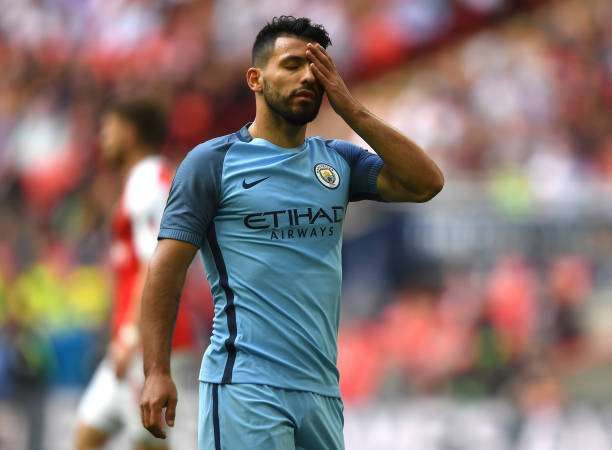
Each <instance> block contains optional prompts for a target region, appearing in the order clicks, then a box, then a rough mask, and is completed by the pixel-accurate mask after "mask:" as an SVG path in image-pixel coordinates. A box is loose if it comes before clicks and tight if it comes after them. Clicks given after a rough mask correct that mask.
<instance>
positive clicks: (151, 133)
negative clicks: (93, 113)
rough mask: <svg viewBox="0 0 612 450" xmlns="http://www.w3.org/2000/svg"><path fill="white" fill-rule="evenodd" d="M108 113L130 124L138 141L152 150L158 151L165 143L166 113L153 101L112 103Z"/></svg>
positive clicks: (166, 129) (140, 100)
mask: <svg viewBox="0 0 612 450" xmlns="http://www.w3.org/2000/svg"><path fill="white" fill-rule="evenodd" d="M108 112H109V113H111V114H116V115H117V116H119V117H120V118H121V119H123V120H126V121H128V122H129V123H131V124H132V125H133V126H134V128H135V129H136V134H137V135H138V140H139V141H140V142H141V143H142V144H145V145H147V146H148V147H151V149H152V150H154V151H159V149H160V148H161V147H162V146H163V145H164V143H165V142H166V137H167V135H168V125H167V122H166V113H165V110H164V108H162V107H161V106H160V105H159V104H158V103H156V102H155V101H153V100H150V99H145V98H139V99H130V100H122V101H118V102H116V103H113V104H112V105H111V107H110V108H109V110H108Z"/></svg>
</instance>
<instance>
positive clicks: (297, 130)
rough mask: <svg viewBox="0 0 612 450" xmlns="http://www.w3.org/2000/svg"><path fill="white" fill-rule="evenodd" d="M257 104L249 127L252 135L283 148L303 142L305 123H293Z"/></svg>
mask: <svg viewBox="0 0 612 450" xmlns="http://www.w3.org/2000/svg"><path fill="white" fill-rule="evenodd" d="M257 106H258V107H257V111H256V114H255V121H254V122H253V123H252V124H251V126H250V127H249V133H250V134H251V136H252V137H254V138H261V139H265V140H266V141H269V142H272V143H273V144H274V145H278V146H279V147H285V148H295V147H299V146H300V145H302V144H303V143H304V139H305V137H306V124H304V125H293V124H291V123H289V122H287V121H286V120H285V119H283V118H282V117H281V116H279V115H278V114H276V113H274V112H273V111H270V109H268V108H264V107H262V106H260V105H257Z"/></svg>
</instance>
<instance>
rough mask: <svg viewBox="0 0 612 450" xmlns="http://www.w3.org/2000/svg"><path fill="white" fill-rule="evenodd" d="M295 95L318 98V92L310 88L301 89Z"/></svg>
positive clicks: (312, 98)
mask: <svg viewBox="0 0 612 450" xmlns="http://www.w3.org/2000/svg"><path fill="white" fill-rule="evenodd" d="M293 96H294V97H298V98H308V99H310V100H314V99H315V98H316V94H315V93H314V92H313V91H310V90H308V89H300V90H299V91H297V92H296V93H295V94H294V95H293Z"/></svg>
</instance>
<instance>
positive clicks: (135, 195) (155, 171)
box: [75, 100, 193, 450]
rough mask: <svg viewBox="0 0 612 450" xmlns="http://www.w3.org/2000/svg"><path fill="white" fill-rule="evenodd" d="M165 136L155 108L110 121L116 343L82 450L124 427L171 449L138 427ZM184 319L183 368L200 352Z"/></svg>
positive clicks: (138, 106)
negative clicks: (117, 193)
mask: <svg viewBox="0 0 612 450" xmlns="http://www.w3.org/2000/svg"><path fill="white" fill-rule="evenodd" d="M165 136H166V122H165V119H164V114H163V112H162V110H161V109H160V108H159V107H158V106H156V105H155V104H154V103H152V102H149V101H147V100H130V101H126V102H122V103H117V104H115V105H114V106H113V107H112V108H111V109H110V110H109V111H108V112H107V113H106V114H105V115H104V117H103V120H102V130H101V133H100V146H101V150H102V157H103V159H104V161H105V163H107V164H108V165H110V166H112V167H113V168H114V169H116V170H118V171H119V173H120V174H121V178H122V179H123V182H124V186H123V191H122V194H121V198H120V201H119V204H118V205H117V207H116V210H115V214H114V218H113V222H112V245H111V248H110V262H111V266H112V269H113V272H114V311H113V317H112V324H111V332H112V339H111V342H110V345H109V349H108V353H107V356H106V357H105V358H104V360H103V361H102V363H101V364H100V366H99V367H98V369H97V370H96V372H95V374H94V377H93V379H92V381H91V383H90V384H89V386H88V388H87V390H86V392H85V394H84V396H83V398H82V400H81V403H80V405H79V409H78V424H77V430H76V435H75V447H76V449H77V450H86V449H96V448H102V447H103V446H104V445H105V443H106V442H107V441H108V440H109V438H111V437H112V436H113V435H114V434H116V432H117V431H119V429H120V428H121V427H123V428H125V429H126V430H127V432H128V433H129V437H130V440H131V441H132V442H133V445H134V448H135V449H156V450H157V449H160V450H161V449H166V448H168V446H167V444H166V442H165V441H161V440H159V439H156V438H154V437H153V436H151V434H150V433H148V432H146V430H144V429H143V428H142V425H141V423H140V420H139V419H138V397H139V394H140V389H141V388H142V384H143V381H144V377H143V376H142V360H141V358H142V357H141V351H140V339H139V332H138V318H139V314H140V298H141V294H142V286H143V284H144V274H145V273H146V268H147V264H148V261H149V259H150V257H151V255H152V254H153V252H154V250H155V244H156V241H157V232H158V229H159V222H160V219H161V215H162V213H163V210H164V206H165V204H166V199H167V196H168V191H169V190H170V180H171V176H172V173H171V170H170V169H169V167H168V166H167V165H166V163H165V162H164V160H163V159H162V158H161V157H160V156H159V155H158V153H159V149H160V147H161V146H162V144H163V143H164V140H165ZM179 316H180V317H179V320H178V322H177V327H176V333H175V336H174V348H175V350H177V353H178V354H179V359H178V360H177V361H184V360H185V359H188V357H189V356H188V355H189V353H190V351H191V349H192V347H193V342H192V338H193V336H192V330H191V326H190V322H189V320H188V317H187V316H186V315H185V314H184V313H183V312H181V314H180V315H179ZM180 365H181V366H182V367H184V366H185V364H184V363H183V364H180Z"/></svg>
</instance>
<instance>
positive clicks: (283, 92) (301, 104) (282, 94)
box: [259, 36, 324, 126]
mask: <svg viewBox="0 0 612 450" xmlns="http://www.w3.org/2000/svg"><path fill="white" fill-rule="evenodd" d="M306 44H307V42H306V41H304V40H302V39H299V38H295V37H290V36H281V37H279V38H277V40H276V42H275V44H274V48H273V49H272V50H271V53H270V55H269V56H268V58H267V61H266V63H265V65H264V66H263V67H261V68H260V69H259V70H260V75H261V80H262V84H261V88H262V90H261V91H260V92H261V95H262V97H263V100H264V101H265V103H266V105H267V107H268V108H269V110H270V111H271V112H273V113H274V114H276V115H277V116H280V117H282V118H283V119H284V120H286V121H287V122H288V123H290V124H292V125H295V126H304V125H306V124H307V123H309V122H312V121H313V120H314V119H315V118H316V117H317V114H318V113H319V108H320V107H321V101H322V99H323V93H324V89H323V86H321V84H320V83H319V82H318V81H317V79H316V77H315V76H314V74H313V72H312V70H311V68H310V64H309V61H308V58H307V57H306Z"/></svg>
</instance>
